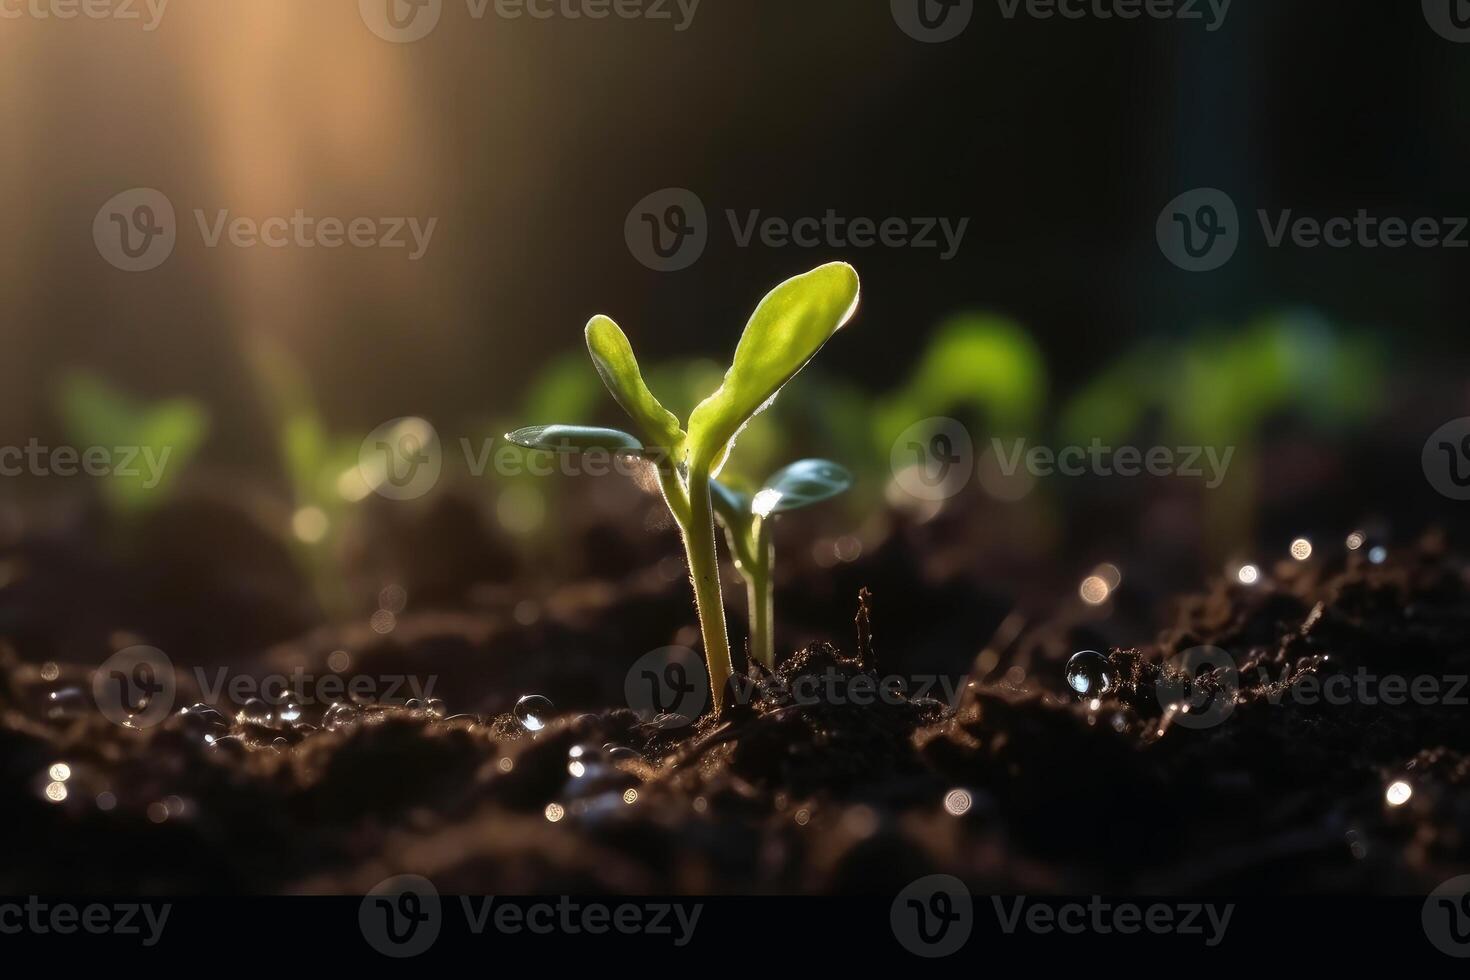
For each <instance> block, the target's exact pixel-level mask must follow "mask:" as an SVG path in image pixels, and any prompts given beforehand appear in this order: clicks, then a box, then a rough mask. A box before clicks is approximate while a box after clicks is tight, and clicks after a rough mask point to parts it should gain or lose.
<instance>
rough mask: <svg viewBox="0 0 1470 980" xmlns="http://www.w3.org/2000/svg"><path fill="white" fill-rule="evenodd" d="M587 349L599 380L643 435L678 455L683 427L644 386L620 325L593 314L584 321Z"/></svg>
mask: <svg viewBox="0 0 1470 980" xmlns="http://www.w3.org/2000/svg"><path fill="white" fill-rule="evenodd" d="M587 351H588V353H590V354H591V355H592V363H593V364H595V365H596V366H597V373H598V374H600V375H601V376H602V383H603V384H605V385H607V390H608V391H610V392H611V393H612V396H613V398H614V399H615V400H616V401H617V403H618V404H619V405H620V406H622V409H623V411H625V412H627V413H628V415H629V417H630V418H632V419H633V421H634V422H636V423H637V424H638V428H639V430H640V431H641V432H642V433H643V438H644V439H645V440H647V441H648V442H649V443H651V444H653V445H654V446H657V447H658V448H660V449H663V450H666V451H667V452H668V453H669V455H670V456H671V457H678V456H679V455H680V452H681V450H682V449H683V446H684V430H683V429H682V428H680V427H679V420H678V419H677V418H675V417H674V414H673V413H672V412H670V411H669V410H668V409H666V408H664V407H663V405H661V404H659V400H658V399H657V398H655V397H654V396H653V392H651V391H649V390H648V385H647V384H645V383H644V381H643V375H642V373H641V372H640V371H639V370H638V359H637V358H635V357H634V356H633V345H632V344H630V343H628V337H627V335H626V334H624V333H623V331H622V328H621V327H619V326H618V325H617V324H616V323H614V322H613V321H612V320H611V319H610V318H608V317H605V316H595V317H593V318H592V320H591V322H589V323H588V324H587ZM639 448H642V447H641V446H640V447H639Z"/></svg>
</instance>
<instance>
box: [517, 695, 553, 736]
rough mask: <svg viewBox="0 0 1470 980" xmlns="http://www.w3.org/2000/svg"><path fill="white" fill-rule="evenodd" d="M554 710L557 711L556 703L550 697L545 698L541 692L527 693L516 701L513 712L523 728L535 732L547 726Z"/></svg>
mask: <svg viewBox="0 0 1470 980" xmlns="http://www.w3.org/2000/svg"><path fill="white" fill-rule="evenodd" d="M554 711H556V705H554V704H552V703H551V700H550V699H549V698H544V697H542V696H541V695H539V694H527V695H526V696H525V697H523V698H521V699H520V700H519V701H517V702H516V706H515V711H514V712H513V714H514V715H515V719H516V721H517V722H518V723H519V724H520V726H521V727H522V728H524V729H525V730H526V731H528V732H531V733H533V734H534V733H536V732H539V731H541V729H543V728H545V727H546V723H547V722H548V721H550V720H551V715H552V712H554Z"/></svg>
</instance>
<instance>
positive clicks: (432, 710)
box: [427, 698, 449, 718]
mask: <svg viewBox="0 0 1470 980" xmlns="http://www.w3.org/2000/svg"><path fill="white" fill-rule="evenodd" d="M427 708H428V711H429V714H431V715H433V716H434V717H435V718H443V717H444V716H445V715H447V714H448V713H449V708H448V706H447V705H445V703H444V702H443V701H441V700H440V699H438V698H430V699H429V701H428V704H427Z"/></svg>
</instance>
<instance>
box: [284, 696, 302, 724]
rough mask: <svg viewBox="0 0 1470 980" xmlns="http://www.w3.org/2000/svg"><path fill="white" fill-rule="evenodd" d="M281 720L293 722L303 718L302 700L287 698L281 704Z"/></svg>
mask: <svg viewBox="0 0 1470 980" xmlns="http://www.w3.org/2000/svg"><path fill="white" fill-rule="evenodd" d="M281 720H282V721H285V722H290V723H292V724H294V723H296V722H298V721H300V720H301V702H300V701H297V700H296V699H295V698H287V699H286V701H285V703H284V704H282V705H281Z"/></svg>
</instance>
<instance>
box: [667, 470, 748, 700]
mask: <svg viewBox="0 0 1470 980" xmlns="http://www.w3.org/2000/svg"><path fill="white" fill-rule="evenodd" d="M687 489H688V496H687V498H686V499H687V500H688V510H687V512H686V514H685V515H684V516H685V519H684V520H681V521H680V527H681V528H682V530H683V532H684V551H685V553H686V555H687V556H688V558H689V577H690V579H691V580H693V583H694V604H695V606H696V608H697V610H698V612H699V632H700V634H701V636H703V638H704V659H705V662H706V664H707V665H708V667H709V685H710V693H711V695H713V697H714V710H715V713H716V714H719V713H720V711H721V710H723V709H724V706H725V684H726V683H727V682H728V681H729V679H730V672H731V669H732V668H731V665H730V636H729V633H728V632H727V631H726V627H725V606H724V602H723V600H722V598H721V596H720V567H719V563H718V560H717V557H716V554H717V553H716V551H715V514H714V508H713V506H712V505H711V503H710V496H709V471H708V469H707V468H704V467H692V468H691V469H690V473H689V480H688V484H687ZM667 495H668V494H667V491H666V492H665V496H667ZM675 516H679V515H677V513H676V515H675Z"/></svg>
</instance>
